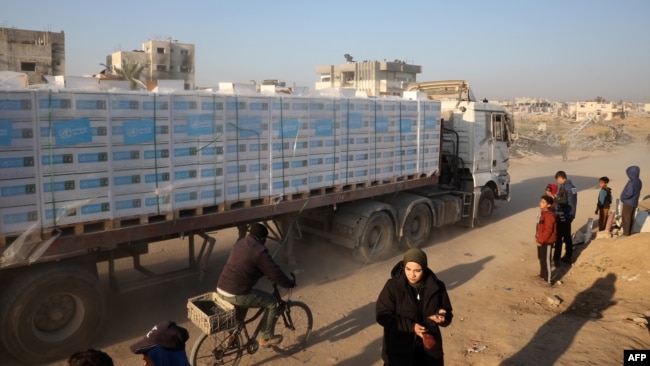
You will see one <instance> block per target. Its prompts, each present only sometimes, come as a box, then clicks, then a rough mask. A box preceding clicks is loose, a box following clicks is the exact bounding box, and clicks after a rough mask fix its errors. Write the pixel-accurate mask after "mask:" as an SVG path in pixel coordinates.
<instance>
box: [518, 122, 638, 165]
mask: <svg viewBox="0 0 650 366" xmlns="http://www.w3.org/2000/svg"><path fill="white" fill-rule="evenodd" d="M608 127H609V128H610V131H609V133H607V134H601V135H597V136H585V135H577V136H575V137H573V138H571V139H570V140H569V141H568V148H569V150H573V151H575V150H578V151H596V150H598V151H612V150H615V149H617V148H618V147H620V146H621V145H625V144H628V143H630V142H633V141H634V137H633V136H631V135H629V134H628V133H626V132H625V130H624V128H623V127H621V126H614V125H609V126H608ZM561 138H562V135H557V134H554V133H552V132H549V131H546V130H539V129H538V130H534V131H533V132H531V133H529V134H525V135H519V137H518V139H517V140H516V141H515V143H514V144H513V145H512V146H511V147H510V153H511V155H512V156H513V158H521V157H525V156H529V155H535V154H538V155H545V156H550V155H560V154H562V150H561V146H560V139H561Z"/></svg>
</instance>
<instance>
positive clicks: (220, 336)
mask: <svg viewBox="0 0 650 366" xmlns="http://www.w3.org/2000/svg"><path fill="white" fill-rule="evenodd" d="M241 345H242V336H241V334H240V333H237V334H236V335H235V337H234V338H233V337H232V336H231V331H222V332H218V333H215V334H212V335H207V334H205V333H203V334H201V336H199V338H198V339H197V340H196V342H194V346H193V347H192V353H191V354H190V362H191V363H192V366H207V365H210V366H216V365H234V366H236V365H237V364H238V363H239V360H240V359H241V357H242V354H243V352H244V349H243V348H242V346H241Z"/></svg>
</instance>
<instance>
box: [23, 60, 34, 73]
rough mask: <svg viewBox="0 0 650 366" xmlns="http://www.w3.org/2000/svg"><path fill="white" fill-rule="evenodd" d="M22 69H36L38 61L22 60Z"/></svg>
mask: <svg viewBox="0 0 650 366" xmlns="http://www.w3.org/2000/svg"><path fill="white" fill-rule="evenodd" d="M20 71H36V62H21V63H20Z"/></svg>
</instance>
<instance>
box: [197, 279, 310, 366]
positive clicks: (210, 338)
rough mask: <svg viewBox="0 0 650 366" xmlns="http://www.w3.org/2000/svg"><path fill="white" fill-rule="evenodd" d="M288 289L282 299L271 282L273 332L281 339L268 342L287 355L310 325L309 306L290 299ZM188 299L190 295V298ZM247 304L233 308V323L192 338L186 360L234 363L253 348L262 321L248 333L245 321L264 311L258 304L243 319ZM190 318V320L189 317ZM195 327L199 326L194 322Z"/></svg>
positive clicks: (305, 335)
mask: <svg viewBox="0 0 650 366" xmlns="http://www.w3.org/2000/svg"><path fill="white" fill-rule="evenodd" d="M291 293H292V291H291V289H289V292H288V295H287V300H284V299H283V298H282V296H281V295H280V291H279V290H278V285H277V284H276V283H273V296H275V298H276V299H277V301H278V319H277V323H276V325H275V333H276V334H280V335H282V337H283V340H282V343H280V344H278V345H274V346H272V348H273V349H274V350H275V351H276V352H278V353H281V354H284V355H291V354H293V353H295V352H297V351H299V350H301V349H302V348H303V347H304V345H305V344H306V342H307V339H308V338H309V335H310V333H311V330H312V327H313V325H314V319H313V316H312V313H311V309H309V306H307V304H305V303H303V302H301V301H294V300H291ZM190 300H192V299H190ZM247 312H248V309H247V308H240V307H235V308H234V313H235V314H234V318H235V321H234V326H230V327H227V328H225V329H224V328H217V329H216V330H215V331H214V332H213V333H212V334H208V333H206V332H205V330H204V332H203V333H202V335H201V336H199V338H198V339H197V340H196V342H195V343H194V346H193V347H192V352H191V354H190V363H191V364H192V365H193V366H203V365H234V366H236V365H237V364H239V361H241V359H242V357H243V356H244V354H245V353H248V354H250V355H252V354H254V353H256V352H257V350H258V349H259V347H260V346H259V343H258V341H257V335H258V333H259V332H260V330H261V325H262V322H261V321H260V322H258V324H257V327H256V328H255V330H254V331H253V333H252V334H249V332H248V329H247V328H246V325H248V324H251V323H252V322H254V321H255V320H257V319H258V318H259V317H260V316H262V314H264V308H260V309H259V310H257V311H256V312H255V314H253V316H251V317H249V318H248V319H245V317H246V314H247ZM192 321H193V322H194V320H192ZM195 324H196V325H197V326H199V328H202V330H203V327H202V326H200V325H199V324H197V323H196V322H195Z"/></svg>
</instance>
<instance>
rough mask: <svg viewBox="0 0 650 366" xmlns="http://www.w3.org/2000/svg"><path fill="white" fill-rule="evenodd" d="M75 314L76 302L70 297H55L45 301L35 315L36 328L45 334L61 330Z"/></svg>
mask: <svg viewBox="0 0 650 366" xmlns="http://www.w3.org/2000/svg"><path fill="white" fill-rule="evenodd" d="M74 314H75V301H74V299H73V298H72V297H71V296H68V295H53V296H50V297H48V298H47V299H44V301H43V302H42V303H41V305H40V306H39V308H38V310H37V311H36V313H35V314H34V326H35V327H36V329H38V330H40V331H43V332H52V331H55V330H58V329H61V328H62V327H64V326H65V325H66V324H68V323H69V322H70V320H71V319H72V317H73V316H74Z"/></svg>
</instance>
